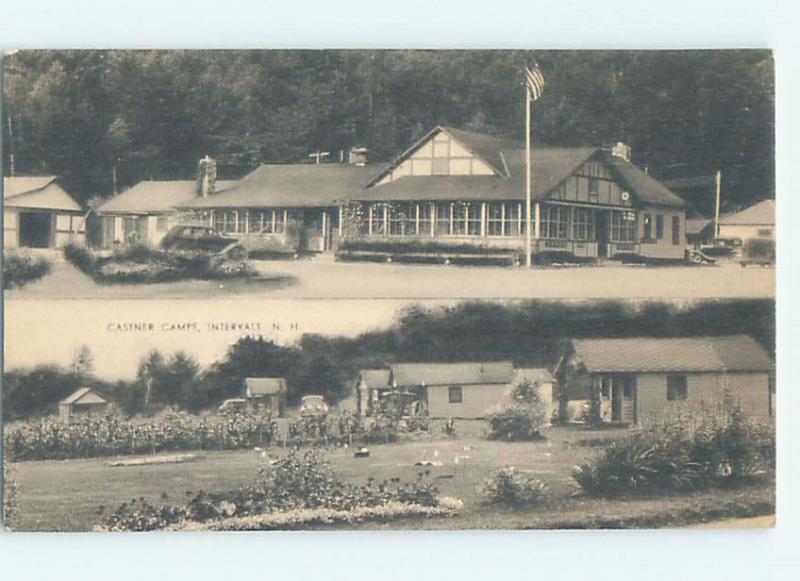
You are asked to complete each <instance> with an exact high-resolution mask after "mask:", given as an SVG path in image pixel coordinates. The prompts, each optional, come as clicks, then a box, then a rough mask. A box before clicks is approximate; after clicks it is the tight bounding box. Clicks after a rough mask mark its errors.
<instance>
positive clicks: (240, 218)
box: [236, 210, 247, 233]
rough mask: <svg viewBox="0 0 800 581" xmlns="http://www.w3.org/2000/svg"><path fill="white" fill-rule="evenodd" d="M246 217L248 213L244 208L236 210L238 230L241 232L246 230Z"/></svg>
mask: <svg viewBox="0 0 800 581" xmlns="http://www.w3.org/2000/svg"><path fill="white" fill-rule="evenodd" d="M246 218H247V214H246V213H245V211H244V210H240V211H238V212H236V231H237V232H239V233H242V232H244V227H245V225H246Z"/></svg>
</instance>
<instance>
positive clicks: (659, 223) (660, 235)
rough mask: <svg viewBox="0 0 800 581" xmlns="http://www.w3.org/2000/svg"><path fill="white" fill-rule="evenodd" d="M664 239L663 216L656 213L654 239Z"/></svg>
mask: <svg viewBox="0 0 800 581" xmlns="http://www.w3.org/2000/svg"><path fill="white" fill-rule="evenodd" d="M663 239H664V216H662V215H661V214H658V215H657V216H656V240H663Z"/></svg>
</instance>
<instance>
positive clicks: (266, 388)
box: [244, 377, 287, 396]
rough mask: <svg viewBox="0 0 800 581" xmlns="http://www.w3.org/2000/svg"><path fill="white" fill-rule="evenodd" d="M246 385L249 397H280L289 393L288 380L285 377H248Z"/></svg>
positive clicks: (245, 381)
mask: <svg viewBox="0 0 800 581" xmlns="http://www.w3.org/2000/svg"><path fill="white" fill-rule="evenodd" d="M244 385H245V393H246V395H248V396H258V395H279V394H282V393H286V392H287V387H286V379H284V378H283V377H247V378H245V380H244Z"/></svg>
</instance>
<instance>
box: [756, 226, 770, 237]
mask: <svg viewBox="0 0 800 581" xmlns="http://www.w3.org/2000/svg"><path fill="white" fill-rule="evenodd" d="M758 235H759V236H762V237H768V236H772V228H764V229H763V230H759V231H758Z"/></svg>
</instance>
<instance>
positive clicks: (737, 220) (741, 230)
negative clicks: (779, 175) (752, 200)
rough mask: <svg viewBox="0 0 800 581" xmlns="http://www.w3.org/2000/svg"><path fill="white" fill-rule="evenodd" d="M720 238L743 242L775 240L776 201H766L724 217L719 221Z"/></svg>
mask: <svg viewBox="0 0 800 581" xmlns="http://www.w3.org/2000/svg"><path fill="white" fill-rule="evenodd" d="M718 238H723V239H739V240H741V241H742V242H745V241H747V240H749V239H751V238H767V239H770V240H775V200H764V201H761V202H759V203H757V204H755V205H753V206H750V207H749V208H746V209H744V210H742V211H741V212H737V213H735V214H730V215H728V216H723V217H722V218H720V220H719V235H718Z"/></svg>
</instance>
